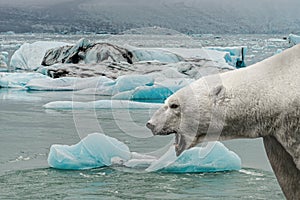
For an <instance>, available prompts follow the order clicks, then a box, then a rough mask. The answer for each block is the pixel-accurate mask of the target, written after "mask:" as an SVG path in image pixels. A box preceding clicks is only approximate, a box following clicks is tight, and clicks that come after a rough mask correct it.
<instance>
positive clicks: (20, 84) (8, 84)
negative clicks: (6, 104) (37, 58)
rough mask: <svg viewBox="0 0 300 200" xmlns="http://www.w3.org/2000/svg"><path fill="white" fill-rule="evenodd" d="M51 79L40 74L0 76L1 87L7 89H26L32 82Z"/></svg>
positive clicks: (4, 74)
mask: <svg viewBox="0 0 300 200" xmlns="http://www.w3.org/2000/svg"><path fill="white" fill-rule="evenodd" d="M48 78H49V77H47V76H45V75H42V74H40V73H2V74H0V87H5V88H12V87H15V88H24V86H25V85H26V84H27V83H28V82H29V81H31V80H34V79H40V80H45V79H48Z"/></svg>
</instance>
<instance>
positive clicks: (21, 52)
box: [10, 41, 68, 70]
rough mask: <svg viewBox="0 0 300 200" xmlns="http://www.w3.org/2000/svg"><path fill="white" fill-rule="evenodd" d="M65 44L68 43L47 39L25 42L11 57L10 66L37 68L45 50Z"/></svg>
mask: <svg viewBox="0 0 300 200" xmlns="http://www.w3.org/2000/svg"><path fill="white" fill-rule="evenodd" d="M65 45H68V43H64V42H47V41H38V42H34V43H32V44H29V43H25V44H23V45H22V46H21V47H20V48H19V49H18V50H17V51H16V52H15V53H14V54H13V56H12V57H11V61H10V66H11V67H13V68H15V69H25V70H34V69H37V68H38V67H39V66H40V65H41V64H42V60H43V57H44V55H45V53H46V51H47V50H49V49H52V48H56V47H61V46H65Z"/></svg>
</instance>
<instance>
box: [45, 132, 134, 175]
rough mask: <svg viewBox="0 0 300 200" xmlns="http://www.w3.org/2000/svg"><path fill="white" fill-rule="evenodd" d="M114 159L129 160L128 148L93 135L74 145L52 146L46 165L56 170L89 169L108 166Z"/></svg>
mask: <svg viewBox="0 0 300 200" xmlns="http://www.w3.org/2000/svg"><path fill="white" fill-rule="evenodd" d="M115 157H118V158H121V159H123V160H129V159H130V157H131V153H130V151H129V148H128V146H127V145H125V144H124V143H122V142H120V141H118V140H117V139H115V138H112V137H108V136H106V135H104V134H99V133H94V134H90V135H88V136H87V137H85V138H84V139H82V140H81V141H80V142H79V143H78V144H76V145H71V146H68V145H52V146H51V148H50V153H49V155H48V164H49V165H50V166H51V167H53V168H57V169H74V170H77V169H91V168H98V167H103V166H110V165H111V164H112V159H113V158H115Z"/></svg>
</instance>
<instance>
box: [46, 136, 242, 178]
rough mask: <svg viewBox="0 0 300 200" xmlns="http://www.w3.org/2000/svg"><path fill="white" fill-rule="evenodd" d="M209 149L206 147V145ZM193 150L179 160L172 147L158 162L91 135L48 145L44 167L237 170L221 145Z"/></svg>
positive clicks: (236, 163) (235, 162)
mask: <svg viewBox="0 0 300 200" xmlns="http://www.w3.org/2000/svg"><path fill="white" fill-rule="evenodd" d="M208 146H209V145H208ZM205 148H206V147H204V148H202V147H194V148H192V149H189V150H186V151H184V152H183V153H182V154H181V155H180V156H179V157H176V155H175V147H174V146H172V147H170V148H169V150H168V151H167V152H166V153H165V154H164V155H163V156H162V157H160V158H157V157H154V156H149V155H143V154H138V153H135V152H130V150H129V148H128V146H126V145H125V144H124V143H122V142H120V141H118V140H117V139H115V138H111V137H109V136H106V135H104V134H99V133H94V134H90V135H88V136H87V137H86V138H84V139H82V140H81V141H80V142H79V143H78V144H76V145H71V146H68V145H52V146H51V148H50V153H49V155H48V163H49V165H50V166H51V167H53V168H58V169H70V170H80V169H91V168H98V167H104V166H111V165H113V164H118V165H124V167H130V168H144V169H145V170H146V171H147V172H167V173H195V172H217V171H229V170H239V169H241V160H240V158H239V157H238V155H236V154H235V153H234V152H232V151H230V150H228V149H227V148H226V147H225V146H224V145H223V144H221V143H219V142H215V143H214V145H213V147H212V149H209V151H208V150H207V149H205ZM203 151H204V153H203Z"/></svg>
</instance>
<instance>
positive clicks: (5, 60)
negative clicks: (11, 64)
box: [0, 51, 8, 68]
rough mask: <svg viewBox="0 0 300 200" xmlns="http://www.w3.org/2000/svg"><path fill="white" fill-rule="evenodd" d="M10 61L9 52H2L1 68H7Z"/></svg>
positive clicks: (0, 55) (0, 58)
mask: <svg viewBox="0 0 300 200" xmlns="http://www.w3.org/2000/svg"><path fill="white" fill-rule="evenodd" d="M7 63H8V52H6V51H2V52H0V68H7Z"/></svg>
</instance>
